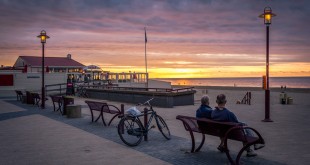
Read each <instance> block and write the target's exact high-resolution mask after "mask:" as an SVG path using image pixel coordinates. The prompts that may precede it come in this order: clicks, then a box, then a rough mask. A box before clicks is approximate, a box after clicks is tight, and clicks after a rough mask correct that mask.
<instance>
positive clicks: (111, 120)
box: [108, 114, 120, 126]
mask: <svg viewBox="0 0 310 165" xmlns="http://www.w3.org/2000/svg"><path fill="white" fill-rule="evenodd" d="M119 115H120V114H116V115H114V116H113V117H112V119H111V120H110V122H109V124H108V126H110V124H111V123H112V120H113V119H114V118H115V117H116V116H119Z"/></svg>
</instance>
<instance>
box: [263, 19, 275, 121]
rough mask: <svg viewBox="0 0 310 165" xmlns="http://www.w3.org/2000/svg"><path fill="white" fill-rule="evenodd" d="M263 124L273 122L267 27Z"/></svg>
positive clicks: (267, 27)
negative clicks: (271, 115) (271, 117)
mask: <svg viewBox="0 0 310 165" xmlns="http://www.w3.org/2000/svg"><path fill="white" fill-rule="evenodd" d="M263 121H264V122H273V121H272V120H271V119H270V90H269V25H267V26H266V89H265V119H264V120H263Z"/></svg>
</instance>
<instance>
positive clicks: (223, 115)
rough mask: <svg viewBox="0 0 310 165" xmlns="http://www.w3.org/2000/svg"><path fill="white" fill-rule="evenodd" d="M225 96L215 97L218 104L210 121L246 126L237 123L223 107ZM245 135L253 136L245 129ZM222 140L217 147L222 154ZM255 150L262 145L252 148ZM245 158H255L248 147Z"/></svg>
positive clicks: (234, 117)
mask: <svg viewBox="0 0 310 165" xmlns="http://www.w3.org/2000/svg"><path fill="white" fill-rule="evenodd" d="M226 102H227V101H226V96H225V95H224V94H220V95H218V96H217V97H216V103H217V104H218V106H217V107H215V110H213V111H212V114H211V119H212V120H216V121H222V122H234V123H240V124H241V125H244V126H246V124H245V123H242V122H239V121H238V119H237V117H236V116H235V114H234V113H232V112H231V111H229V110H228V109H227V108H226V107H225V105H226ZM244 131H245V133H246V134H247V135H248V136H254V135H253V133H252V132H251V131H250V130H248V129H245V130H244ZM223 143H224V142H223V139H222V138H221V144H220V146H218V148H217V149H218V150H220V151H221V152H223V150H224V148H223ZM254 147H255V148H256V149H258V148H261V147H263V145H260V146H258V145H255V146H254ZM246 151H247V156H248V157H252V156H256V155H257V154H256V153H255V152H254V151H253V150H252V149H251V148H250V147H249V148H247V150H246Z"/></svg>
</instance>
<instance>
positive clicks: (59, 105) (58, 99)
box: [50, 95, 63, 114]
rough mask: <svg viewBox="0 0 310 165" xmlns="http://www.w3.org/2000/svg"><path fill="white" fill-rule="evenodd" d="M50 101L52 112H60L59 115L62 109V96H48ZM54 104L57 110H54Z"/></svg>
mask: <svg viewBox="0 0 310 165" xmlns="http://www.w3.org/2000/svg"><path fill="white" fill-rule="evenodd" d="M50 97H51V99H52V103H53V107H54V111H60V113H61V114H62V111H61V108H62V105H63V103H62V101H63V99H62V96H52V95H51V96H50ZM56 104H57V109H56Z"/></svg>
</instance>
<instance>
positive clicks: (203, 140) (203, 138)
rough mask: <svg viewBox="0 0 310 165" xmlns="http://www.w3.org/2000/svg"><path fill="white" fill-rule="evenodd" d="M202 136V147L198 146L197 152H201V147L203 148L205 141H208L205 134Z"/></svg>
mask: <svg viewBox="0 0 310 165" xmlns="http://www.w3.org/2000/svg"><path fill="white" fill-rule="evenodd" d="M201 135H202V139H201V143H200V145H199V146H198V148H197V149H196V150H195V152H198V151H200V149H201V147H202V146H203V144H204V143H205V139H206V137H205V134H201Z"/></svg>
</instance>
